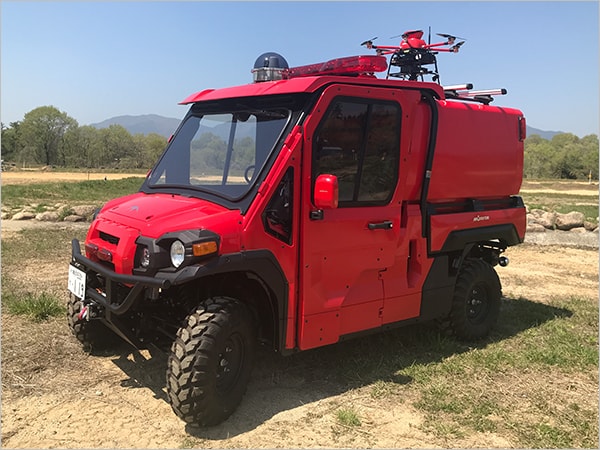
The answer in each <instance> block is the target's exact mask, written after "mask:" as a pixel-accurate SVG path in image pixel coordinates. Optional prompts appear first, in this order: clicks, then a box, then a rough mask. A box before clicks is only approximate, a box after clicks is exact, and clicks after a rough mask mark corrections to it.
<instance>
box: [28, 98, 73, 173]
mask: <svg viewBox="0 0 600 450" xmlns="http://www.w3.org/2000/svg"><path fill="white" fill-rule="evenodd" d="M77 126H78V125H77V121H76V120H75V119H73V118H72V117H69V116H68V115H67V113H65V112H61V111H59V110H58V109H57V108H55V107H54V106H40V107H39V108H36V109H33V110H31V111H29V112H28V113H27V114H25V117H24V118H23V122H22V123H21V125H20V127H19V139H20V142H21V145H22V153H23V155H22V156H23V161H24V162H25V159H28V160H29V159H33V161H28V162H35V163H41V164H46V165H55V164H59V165H65V154H64V151H63V150H64V136H65V133H66V132H67V131H68V130H70V129H72V128H76V127H77Z"/></svg>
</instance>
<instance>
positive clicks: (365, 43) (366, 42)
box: [360, 36, 377, 45]
mask: <svg viewBox="0 0 600 450" xmlns="http://www.w3.org/2000/svg"><path fill="white" fill-rule="evenodd" d="M375 39H377V36H375V37H374V38H371V39H368V40H366V41H364V42H361V43H360V45H369V44H372V43H373V41H374V40H375Z"/></svg>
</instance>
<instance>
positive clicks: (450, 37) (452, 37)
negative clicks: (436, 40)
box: [436, 33, 467, 44]
mask: <svg viewBox="0 0 600 450" xmlns="http://www.w3.org/2000/svg"><path fill="white" fill-rule="evenodd" d="M436 34H437V35H438V36H441V37H443V38H446V39H448V43H449V44H452V43H453V42H454V41H455V40H456V39H464V40H465V41H466V40H467V39H466V38H462V37H460V36H453V35H451V34H445V33H436Z"/></svg>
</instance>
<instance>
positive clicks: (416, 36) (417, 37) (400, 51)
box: [360, 30, 465, 83]
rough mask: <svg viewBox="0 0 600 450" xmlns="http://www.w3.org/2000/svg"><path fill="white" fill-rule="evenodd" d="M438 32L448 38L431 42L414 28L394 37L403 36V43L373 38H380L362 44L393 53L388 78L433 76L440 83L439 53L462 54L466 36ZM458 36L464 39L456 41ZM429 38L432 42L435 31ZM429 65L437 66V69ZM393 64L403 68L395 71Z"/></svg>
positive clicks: (414, 78)
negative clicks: (390, 43) (379, 42)
mask: <svg viewBox="0 0 600 450" xmlns="http://www.w3.org/2000/svg"><path fill="white" fill-rule="evenodd" d="M437 35H438V36H441V37H443V38H445V41H442V42H436V43H433V44H431V43H427V42H425V40H424V39H423V30H410V31H406V32H404V33H403V34H402V35H400V36H393V37H391V38H390V39H394V38H397V37H402V41H400V45H399V46H387V45H373V41H374V40H375V39H377V37H374V38H372V39H369V40H367V41H364V42H362V43H361V44H360V45H364V46H366V47H367V48H368V49H374V50H375V51H376V53H377V54H378V55H391V57H390V63H389V67H388V74H387V76H388V78H389V77H397V78H401V79H403V80H410V81H417V80H419V79H420V80H421V81H423V76H424V75H431V76H432V80H433V81H437V82H438V83H439V79H440V75H439V73H438V67H437V58H436V55H437V54H438V53H439V52H447V53H458V50H459V49H460V47H461V46H462V45H463V44H464V43H465V38H461V37H457V36H453V35H451V34H443V33H437ZM456 39H463V40H462V41H460V42H457V43H456ZM429 41H431V31H430V32H429ZM425 66H433V70H431V69H430V68H427V67H425ZM392 67H399V68H400V70H399V71H398V72H394V73H391V68H392Z"/></svg>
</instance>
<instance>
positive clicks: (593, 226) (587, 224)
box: [583, 220, 598, 231]
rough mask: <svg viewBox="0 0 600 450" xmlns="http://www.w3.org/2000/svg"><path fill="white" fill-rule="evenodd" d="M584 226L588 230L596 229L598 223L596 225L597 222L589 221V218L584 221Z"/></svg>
mask: <svg viewBox="0 0 600 450" xmlns="http://www.w3.org/2000/svg"><path fill="white" fill-rule="evenodd" d="M583 227H584V228H585V229H586V230H587V231H594V230H596V229H597V228H598V225H596V224H595V223H592V222H588V221H587V220H586V221H585V222H583Z"/></svg>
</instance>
